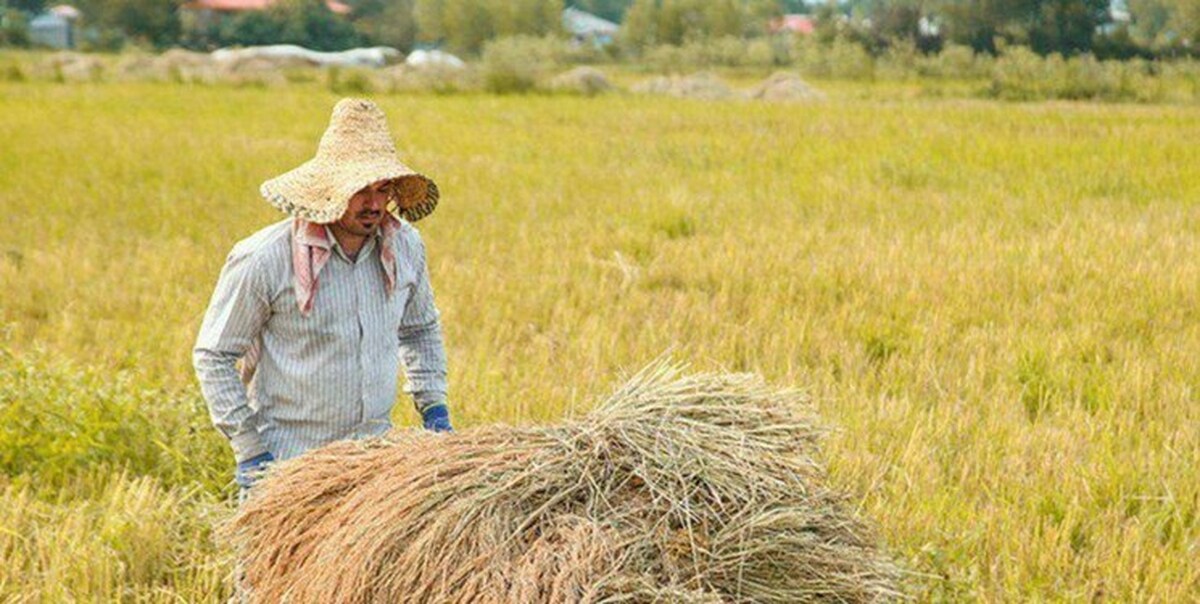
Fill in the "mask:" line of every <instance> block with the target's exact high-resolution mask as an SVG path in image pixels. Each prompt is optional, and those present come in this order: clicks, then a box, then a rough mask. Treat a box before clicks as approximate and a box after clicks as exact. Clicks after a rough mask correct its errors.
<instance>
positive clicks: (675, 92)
mask: <svg viewBox="0 0 1200 604" xmlns="http://www.w3.org/2000/svg"><path fill="white" fill-rule="evenodd" d="M633 91H634V92H636V93H638V94H661V95H666V96H673V97H676V98H681V99H702V100H709V101H713V100H720V99H727V98H731V97H733V96H734V94H733V90H732V89H730V88H729V85H727V84H726V83H725V82H724V81H723V80H721V78H718V77H717V76H715V75H713V74H711V73H707V72H701V73H696V74H692V75H690V76H659V77H656V78H651V79H649V80H646V81H644V82H640V83H638V84H637V85H635V86H634V87H633Z"/></svg>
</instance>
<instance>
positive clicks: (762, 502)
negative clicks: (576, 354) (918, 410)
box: [224, 365, 898, 603]
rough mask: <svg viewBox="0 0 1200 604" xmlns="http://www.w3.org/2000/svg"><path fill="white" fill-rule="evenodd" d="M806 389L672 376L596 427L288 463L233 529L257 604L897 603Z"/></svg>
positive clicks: (399, 444) (889, 572)
mask: <svg viewBox="0 0 1200 604" xmlns="http://www.w3.org/2000/svg"><path fill="white" fill-rule="evenodd" d="M820 434H821V429H820V428H818V427H817V426H816V425H815V423H814V420H813V417H812V416H811V415H810V412H809V411H808V408H807V407H806V406H804V405H803V404H802V400H801V399H800V397H799V396H798V395H797V394H795V393H793V392H780V391H776V390H772V389H769V388H768V387H766V386H765V385H764V384H763V383H762V381H761V380H759V379H758V378H755V377H753V376H747V375H701V376H693V377H681V376H680V375H679V374H678V373H677V372H676V371H675V370H674V369H671V368H668V367H665V366H662V365H655V366H652V367H650V368H648V369H647V370H644V371H643V372H642V373H640V374H639V375H637V376H635V377H634V378H633V379H632V380H631V381H630V382H629V383H628V384H627V385H625V386H624V387H622V388H621V389H620V390H619V391H618V392H616V393H615V394H614V395H613V396H612V397H611V398H609V399H608V401H606V402H604V403H603V404H602V405H600V406H599V407H598V408H597V409H596V410H595V411H593V412H592V413H590V414H588V415H587V416H585V417H583V418H581V419H578V420H574V421H569V422H566V423H563V424H561V425H556V426H546V427H525V428H513V427H503V426H487V427H482V428H477V429H474V430H467V431H464V432H460V433H458V434H453V435H435V434H430V433H424V432H416V431H395V432H393V433H392V434H391V435H389V437H387V438H385V439H376V440H373V441H360V442H340V443H335V444H332V445H329V446H327V447H325V448H323V449H319V450H317V451H313V452H310V453H309V454H306V455H304V456H301V457H298V458H296V459H293V460H290V461H288V462H285V463H283V464H281V465H279V466H278V467H277V468H275V469H274V470H273V471H272V472H271V474H270V475H269V476H268V477H267V478H266V479H264V481H263V482H262V483H261V484H260V485H259V486H257V487H255V489H256V491H257V492H255V493H254V494H253V495H252V497H251V499H250V500H249V501H248V502H246V504H244V505H243V507H242V510H241V512H240V513H239V515H238V516H237V517H235V518H234V519H233V520H232V521H231V523H230V524H229V525H228V526H227V527H225V529H224V531H225V534H226V535H227V536H229V537H231V538H232V539H233V542H234V544H235V545H236V547H237V551H238V552H239V556H240V559H241V562H242V565H243V568H244V572H245V578H246V582H247V584H248V585H249V586H250V590H251V591H250V594H249V597H250V601H252V602H281V601H289V602H356V603H358V602H361V603H367V602H616V601H620V602H652V601H663V602H817V601H830V602H877V601H885V600H889V599H892V598H893V597H895V596H897V595H898V594H897V571H896V568H895V567H894V566H893V565H892V564H891V563H890V562H889V561H888V560H887V558H886V557H885V556H884V555H883V554H881V553H880V552H879V551H878V550H877V549H876V548H875V544H874V541H873V539H872V538H871V537H870V535H869V531H867V530H866V528H865V527H864V525H863V524H862V523H861V522H860V521H859V520H857V519H856V518H854V517H853V516H852V515H851V514H850V512H849V510H848V508H847V506H846V505H845V502H844V500H843V497H842V496H840V495H839V494H838V493H835V492H833V491H831V490H830V489H829V488H827V487H826V486H825V485H824V481H823V474H824V472H823V470H822V467H821V465H820V464H819V462H818V461H817V460H816V459H814V454H815V453H816V451H817V441H818V438H819V436H820Z"/></svg>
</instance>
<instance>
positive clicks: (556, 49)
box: [482, 36, 566, 94]
mask: <svg viewBox="0 0 1200 604" xmlns="http://www.w3.org/2000/svg"><path fill="white" fill-rule="evenodd" d="M565 54H566V48H565V45H564V44H563V42H562V41H561V40H559V39H557V38H552V37H544V38H538V37H534V36H511V37H504V38H498V39H496V40H493V41H491V42H488V43H487V45H485V46H484V47H483V61H482V69H483V82H484V87H485V88H487V89H488V90H489V91H491V92H497V93H501V94H506V93H511V92H528V91H530V90H533V89H534V87H535V86H536V85H537V82H538V80H540V79H542V78H543V77H546V76H547V75H549V74H550V73H552V72H554V71H555V70H557V68H558V66H559V65H560V64H561V63H562V61H563V58H564V56H565Z"/></svg>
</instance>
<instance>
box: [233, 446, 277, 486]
mask: <svg viewBox="0 0 1200 604" xmlns="http://www.w3.org/2000/svg"><path fill="white" fill-rule="evenodd" d="M273 461H275V457H274V456H273V455H271V452H270V451H268V452H266V453H263V454H261V455H257V456H255V457H251V458H250V459H247V460H246V461H242V462H239V463H238V465H237V472H236V473H235V474H234V480H236V481H237V483H238V486H239V487H241V488H242V489H249V488H250V487H252V486H254V483H256V482H258V479H259V477H261V476H262V475H263V472H266V470H267V467H268V466H270V465H271V462H273Z"/></svg>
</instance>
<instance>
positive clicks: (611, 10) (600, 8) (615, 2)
mask: <svg viewBox="0 0 1200 604" xmlns="http://www.w3.org/2000/svg"><path fill="white" fill-rule="evenodd" d="M632 4H633V0H577V1H576V2H567V6H574V7H575V8H577V9H579V10H582V11H587V12H589V13H592V14H593V15H596V16H597V17H603V18H605V19H608V20H609V21H612V22H614V23H620V22H621V21H622V20H623V19H624V18H625V11H627V10H629V7H630V5H632Z"/></svg>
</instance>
